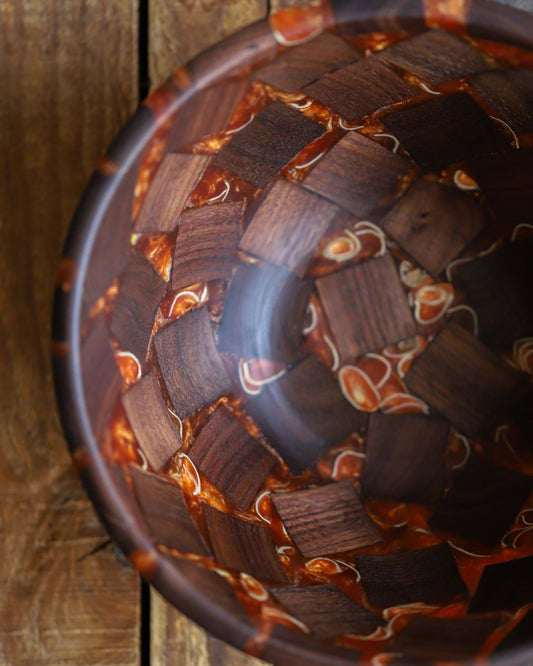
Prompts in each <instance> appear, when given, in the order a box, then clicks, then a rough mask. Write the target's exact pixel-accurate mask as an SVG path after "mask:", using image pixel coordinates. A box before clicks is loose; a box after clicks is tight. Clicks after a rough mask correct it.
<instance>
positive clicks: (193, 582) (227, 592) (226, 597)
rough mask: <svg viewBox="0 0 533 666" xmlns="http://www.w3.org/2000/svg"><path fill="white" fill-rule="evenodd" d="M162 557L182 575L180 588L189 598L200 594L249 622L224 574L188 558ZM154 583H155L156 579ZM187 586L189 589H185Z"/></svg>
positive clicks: (211, 602)
mask: <svg viewBox="0 0 533 666" xmlns="http://www.w3.org/2000/svg"><path fill="white" fill-rule="evenodd" d="M162 558H163V559H164V561H165V563H167V564H168V565H170V566H171V567H172V568H173V569H175V570H177V572H178V573H179V574H180V575H181V576H182V577H183V579H184V580H183V579H182V580H181V581H180V583H181V584H180V589H181V590H183V593H184V594H186V595H188V596H189V598H192V597H193V596H194V595H198V594H200V595H201V596H202V599H204V600H205V601H207V602H208V603H209V604H210V605H212V606H214V607H215V608H218V609H224V611H225V612H226V614H227V615H232V616H233V617H236V618H237V619H238V620H239V621H240V622H245V623H247V624H248V623H250V618H249V616H248V614H247V613H246V610H245V608H244V606H243V605H242V604H241V603H240V602H239V600H238V599H237V597H236V596H235V593H234V592H233V588H232V587H231V585H230V584H229V583H228V581H227V580H226V579H225V578H224V576H222V575H221V574H219V573H216V571H211V570H210V569H206V568H205V567H204V566H202V565H201V564H196V563H195V562H191V561H189V560H184V559H177V558H176V557H171V556H170V555H162ZM154 583H155V584H157V582H156V581H154ZM187 587H188V588H190V589H186V588H187ZM250 628H252V627H250ZM241 631H242V628H241Z"/></svg>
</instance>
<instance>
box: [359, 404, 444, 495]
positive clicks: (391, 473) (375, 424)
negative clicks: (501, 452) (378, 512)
mask: <svg viewBox="0 0 533 666" xmlns="http://www.w3.org/2000/svg"><path fill="white" fill-rule="evenodd" d="M448 431H449V424H448V422H447V421H445V420H444V419H438V418H433V417H429V416H424V415H419V414H397V415H389V414H372V415H371V417H370V423H369V428H368V437H367V444H366V458H365V464H364V468H363V476H362V479H361V491H362V494H363V497H365V498H367V497H373V498H374V497H375V498H378V499H385V500H396V501H398V502H420V503H421V504H431V503H432V502H435V501H436V500H437V499H438V498H439V497H440V496H441V495H442V493H443V492H444V487H445V485H446V461H445V451H446V448H447V446H448Z"/></svg>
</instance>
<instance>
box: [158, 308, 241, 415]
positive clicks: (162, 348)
mask: <svg viewBox="0 0 533 666" xmlns="http://www.w3.org/2000/svg"><path fill="white" fill-rule="evenodd" d="M153 340H154V347H155V350H156V354H157V360H158V361H159V367H160V368H161V374H162V375H163V380H164V382H165V385H166V388H167V391H168V394H169V397H170V400H171V402H172V405H173V406H174V408H175V410H176V413H177V414H178V416H179V417H180V418H185V417H186V416H188V415H189V414H191V413H192V412H194V411H196V410H197V409H200V408H201V407H205V405H208V404H210V403H212V402H214V401H215V400H216V399H217V398H219V397H220V396H221V395H222V394H223V393H225V392H226V391H227V390H229V388H230V387H231V379H230V377H229V375H228V373H227V371H226V368H225V366H224V363H223V362H222V359H221V358H220V356H219V355H218V352H217V350H216V346H215V338H214V334H213V329H212V326H211V321H210V319H209V314H208V312H207V308H206V307H201V308H198V309H197V310H192V311H190V312H188V313H187V314H186V315H184V316H183V317H180V318H179V319H178V320H177V321H175V322H174V323H173V324H171V325H170V326H167V328H165V329H163V330H161V331H159V332H158V333H156V335H155V336H154V338H153Z"/></svg>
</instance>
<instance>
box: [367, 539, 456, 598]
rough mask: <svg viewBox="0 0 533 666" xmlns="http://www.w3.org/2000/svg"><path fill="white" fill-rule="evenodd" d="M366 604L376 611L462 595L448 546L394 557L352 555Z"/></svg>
mask: <svg viewBox="0 0 533 666" xmlns="http://www.w3.org/2000/svg"><path fill="white" fill-rule="evenodd" d="M355 566H356V568H357V570H358V571H359V573H360V574H361V582H362V584H363V588H364V590H365V592H366V595H367V597H368V600H369V601H370V603H371V604H372V606H376V607H378V608H381V607H389V606H398V605H404V604H410V603H416V602H419V601H423V602H428V603H431V602H434V601H444V600H445V599H451V598H452V597H454V596H456V595H458V594H463V593H465V592H466V587H465V585H464V583H463V580H462V578H461V576H460V575H459V571H458V569H457V565H456V564H455V560H454V559H453V555H452V553H451V551H450V548H449V546H448V544H446V543H441V544H439V545H438V546H430V547H429V548H421V549H420V550H411V551H406V552H398V553H383V554H380V555H356V556H355Z"/></svg>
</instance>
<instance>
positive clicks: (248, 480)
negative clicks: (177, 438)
mask: <svg viewBox="0 0 533 666" xmlns="http://www.w3.org/2000/svg"><path fill="white" fill-rule="evenodd" d="M189 456H190V458H191V460H192V461H193V462H194V464H195V465H196V466H197V467H198V469H199V470H200V471H201V472H202V473H203V474H205V475H206V476H207V478H208V479H209V480H210V481H211V482H212V483H213V484H214V485H216V486H217V488H218V489H219V490H221V491H222V492H223V493H224V495H226V496H227V497H229V499H231V500H232V501H233V502H235V504H237V505H238V506H239V507H241V509H244V510H247V509H249V508H250V505H251V503H252V501H253V499H254V498H255V496H256V494H257V491H258V490H259V488H260V487H261V485H262V484H263V482H264V480H265V479H266V477H267V475H268V474H269V473H270V471H271V469H272V468H273V467H274V465H275V464H276V463H277V459H276V458H275V457H274V456H273V455H272V454H271V453H270V452H269V451H267V450H266V449H265V448H264V447H263V446H262V445H261V444H260V443H259V442H258V441H257V440H256V439H255V438H254V437H252V436H251V435H250V434H248V432H247V431H246V429H245V428H244V427H243V426H242V424H241V423H240V421H238V420H237V419H236V418H235V417H234V416H233V415H232V413H231V412H230V411H229V409H227V408H226V407H224V406H220V407H217V409H216V410H215V411H214V412H213V414H211V416H210V417H209V421H208V422H207V424H206V425H205V426H204V427H203V428H202V430H201V432H200V434H199V435H198V437H197V438H196V440H195V442H194V444H193V445H192V448H191V449H190V451H189Z"/></svg>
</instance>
